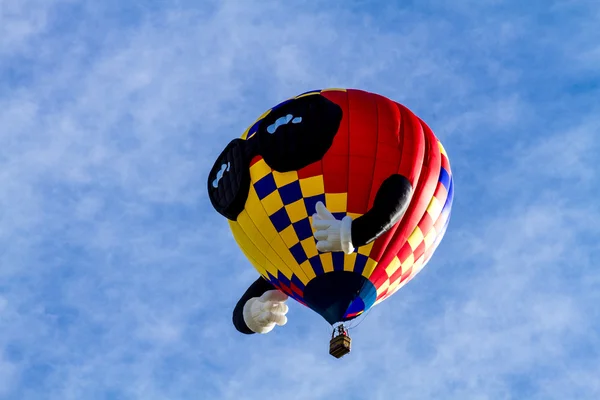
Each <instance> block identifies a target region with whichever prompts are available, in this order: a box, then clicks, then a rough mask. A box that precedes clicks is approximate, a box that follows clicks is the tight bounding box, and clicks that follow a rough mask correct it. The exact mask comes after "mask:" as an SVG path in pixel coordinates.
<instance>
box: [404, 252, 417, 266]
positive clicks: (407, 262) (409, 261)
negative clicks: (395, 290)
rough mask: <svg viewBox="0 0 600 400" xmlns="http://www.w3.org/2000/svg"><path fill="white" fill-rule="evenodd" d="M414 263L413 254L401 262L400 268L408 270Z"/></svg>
mask: <svg viewBox="0 0 600 400" xmlns="http://www.w3.org/2000/svg"><path fill="white" fill-rule="evenodd" d="M414 263H415V255H414V253H410V255H409V256H408V257H406V260H404V261H402V268H403V269H405V270H406V269H407V268H410V267H411V266H412V265H413V264H414Z"/></svg>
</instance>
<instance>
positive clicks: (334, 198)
mask: <svg viewBox="0 0 600 400" xmlns="http://www.w3.org/2000/svg"><path fill="white" fill-rule="evenodd" d="M325 205H326V206H327V209H328V210H329V211H331V212H332V213H338V212H346V207H347V205H348V194H347V193H325Z"/></svg>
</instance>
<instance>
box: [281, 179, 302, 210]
mask: <svg viewBox="0 0 600 400" xmlns="http://www.w3.org/2000/svg"><path fill="white" fill-rule="evenodd" d="M279 194H280V195H281V200H282V201H283V204H285V205H287V204H292V203H293V202H295V201H298V200H300V199H301V198H302V190H301V189H300V181H298V180H296V181H294V182H291V183H288V184H287V185H285V186H282V187H280V188H279Z"/></svg>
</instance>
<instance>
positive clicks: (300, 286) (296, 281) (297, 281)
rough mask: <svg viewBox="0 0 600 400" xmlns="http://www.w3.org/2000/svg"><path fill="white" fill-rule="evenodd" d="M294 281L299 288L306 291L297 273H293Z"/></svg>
mask: <svg viewBox="0 0 600 400" xmlns="http://www.w3.org/2000/svg"><path fill="white" fill-rule="evenodd" d="M291 281H292V283H293V284H294V285H296V286H297V287H298V289H300V290H302V291H304V283H302V281H301V280H300V279H298V277H297V276H296V275H292V279H291Z"/></svg>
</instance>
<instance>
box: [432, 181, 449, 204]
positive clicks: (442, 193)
mask: <svg viewBox="0 0 600 400" xmlns="http://www.w3.org/2000/svg"><path fill="white" fill-rule="evenodd" d="M433 196H434V197H435V198H436V199H438V201H439V202H440V203H441V204H440V205H441V206H443V205H444V203H446V199H447V198H448V191H447V190H446V187H445V186H444V185H442V184H440V183H438V186H437V188H436V189H435V193H434V194H433Z"/></svg>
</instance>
